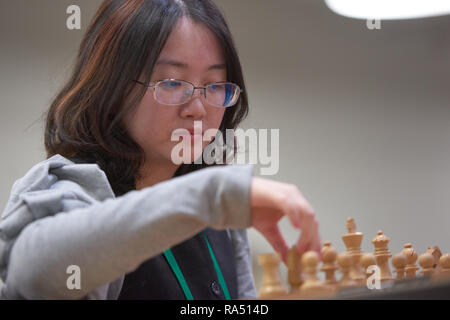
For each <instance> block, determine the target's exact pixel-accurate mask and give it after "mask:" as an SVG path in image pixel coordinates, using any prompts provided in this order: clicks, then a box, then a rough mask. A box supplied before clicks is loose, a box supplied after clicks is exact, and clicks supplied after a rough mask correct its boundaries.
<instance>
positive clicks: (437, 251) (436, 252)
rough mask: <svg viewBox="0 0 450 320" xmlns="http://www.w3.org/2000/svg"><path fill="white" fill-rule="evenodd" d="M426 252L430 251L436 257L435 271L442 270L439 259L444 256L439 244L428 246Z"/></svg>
mask: <svg viewBox="0 0 450 320" xmlns="http://www.w3.org/2000/svg"><path fill="white" fill-rule="evenodd" d="M426 252H428V253H430V254H431V255H432V256H433V258H434V263H433V269H434V270H435V272H440V271H441V270H440V267H439V259H440V258H441V256H442V252H441V250H440V249H439V247H438V246H434V247H428V248H427V251H426Z"/></svg>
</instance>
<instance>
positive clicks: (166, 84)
mask: <svg viewBox="0 0 450 320" xmlns="http://www.w3.org/2000/svg"><path fill="white" fill-rule="evenodd" d="M162 86H164V87H165V88H177V87H180V86H182V83H181V82H180V81H175V80H166V81H163V82H162Z"/></svg>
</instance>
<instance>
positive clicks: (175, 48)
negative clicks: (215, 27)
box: [155, 18, 225, 70]
mask: <svg viewBox="0 0 450 320" xmlns="http://www.w3.org/2000/svg"><path fill="white" fill-rule="evenodd" d="M167 61H178V62H182V63H183V64H184V65H185V67H187V68H194V69H195V68H198V69H204V70H207V69H210V67H211V66H215V67H216V68H213V69H219V68H217V67H218V66H219V65H223V67H224V66H225V57H224V55H223V50H222V46H221V43H220V42H219V40H218V39H217V37H216V35H215V34H214V33H213V32H212V31H211V30H209V29H208V28H207V27H206V26H205V25H203V24H200V23H196V22H194V21H192V20H190V19H188V18H181V19H180V20H179V21H178V23H177V24H176V26H175V27H174V29H173V30H172V32H171V34H170V35H169V37H168V39H167V41H166V43H165V45H164V47H163V49H162V51H161V54H160V56H159V58H158V61H157V65H156V66H155V67H160V68H161V67H177V66H176V65H174V64H167V63H165V62H167ZM178 67H182V66H178Z"/></svg>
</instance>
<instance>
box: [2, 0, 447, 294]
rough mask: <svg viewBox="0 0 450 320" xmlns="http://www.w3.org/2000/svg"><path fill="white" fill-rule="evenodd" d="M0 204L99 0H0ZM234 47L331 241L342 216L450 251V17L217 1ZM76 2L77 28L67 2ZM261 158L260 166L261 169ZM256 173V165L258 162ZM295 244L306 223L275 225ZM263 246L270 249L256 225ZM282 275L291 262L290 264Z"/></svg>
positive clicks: (255, 101)
mask: <svg viewBox="0 0 450 320" xmlns="http://www.w3.org/2000/svg"><path fill="white" fill-rule="evenodd" d="M0 3H1V8H0V9H1V10H0V45H1V50H0V106H1V117H0V146H1V149H2V160H1V166H0V179H1V181H2V183H1V184H0V206H1V208H2V210H3V208H4V206H5V205H6V202H7V200H8V197H9V193H10V189H11V187H12V184H13V183H14V181H15V180H17V179H18V178H20V177H22V176H23V175H24V174H25V173H26V172H27V171H28V170H29V169H30V168H31V167H32V166H33V165H34V164H36V163H37V162H40V161H42V160H43V159H44V158H45V152H44V146H43V124H44V122H43V117H42V115H43V114H44V112H45V111H46V109H47V108H48V107H49V105H50V101H51V99H52V98H53V97H54V96H55V95H56V94H57V91H58V90H59V89H60V88H61V87H62V85H63V84H64V82H65V80H66V79H67V78H68V77H69V74H70V71H71V69H72V67H73V62H74V59H75V56H76V53H77V50H78V46H79V44H80V41H81V39H82V36H83V34H84V32H85V31H86V28H87V26H88V24H89V22H90V20H91V18H92V16H93V14H94V13H95V11H96V9H97V8H98V6H99V5H100V3H101V1H100V0H73V1H66V0H58V1H55V0H38V1H29V0H15V1H6V0H1V2H0ZM216 3H217V4H218V5H219V7H220V8H221V9H222V10H223V12H224V14H225V16H226V18H227V20H228V22H229V25H230V28H231V30H232V33H233V35H234V38H235V42H236V45H237V48H238V51H239V55H240V58H241V62H242V66H243V69H244V76H245V80H246V85H247V89H248V93H249V99H250V114H249V116H248V118H247V119H246V120H245V122H244V123H243V124H242V127H243V128H244V129H245V128H256V129H259V128H261V129H271V128H274V129H279V130H280V131H279V132H280V150H279V157H280V159H279V162H280V167H279V172H278V173H277V174H276V175H275V176H271V177H270V178H273V179H276V180H280V181H284V182H289V183H293V184H295V185H297V186H298V187H299V189H300V190H301V191H302V193H303V194H304V196H305V197H306V198H307V199H308V201H309V202H310V203H311V204H312V206H313V207H314V209H315V211H316V214H317V216H318V219H319V222H320V232H321V236H322V240H329V241H331V242H332V244H333V245H334V246H335V247H336V249H337V250H338V252H341V251H344V250H345V246H344V244H343V242H342V239H341V236H342V235H343V234H344V233H346V227H345V223H346V218H347V217H354V218H355V221H356V224H357V229H358V231H360V232H362V233H364V240H363V245H362V249H363V250H364V251H366V252H373V245H372V243H371V242H370V241H371V240H372V239H373V238H374V237H375V235H376V233H377V231H378V230H382V231H383V232H384V233H385V234H386V235H387V236H389V237H390V238H391V242H390V245H389V247H390V250H391V252H392V253H393V254H394V253H398V252H400V251H401V249H402V247H403V244H405V243H407V242H410V243H412V244H413V246H414V248H415V249H416V250H417V251H418V252H419V253H423V252H424V251H425V250H426V248H427V247H428V246H434V245H437V246H439V247H440V248H441V251H442V252H449V251H450V233H449V232H448V230H449V227H450V16H448V15H447V16H441V17H432V18H421V19H411V20H398V21H389V20H386V21H384V20H382V21H381V25H380V29H369V28H368V27H367V24H366V21H365V20H357V19H350V18H345V17H343V16H339V15H337V14H335V13H334V12H332V11H331V10H330V9H329V8H328V7H327V6H326V4H325V3H324V2H323V1H322V0H281V1H280V0H216ZM72 4H75V5H78V6H79V7H80V8H81V30H68V29H67V27H66V19H67V17H68V15H67V14H66V9H67V7H68V6H69V5H72ZM258 167H259V166H258V165H256V169H258ZM255 172H256V173H257V174H258V172H259V170H256V171H255ZM280 226H281V228H282V229H283V234H284V235H285V237H286V239H287V241H288V242H289V244H290V245H293V244H294V243H295V242H296V241H297V239H298V237H299V231H298V230H295V229H294V228H292V227H291V226H290V225H289V223H288V221H287V219H283V220H282V221H281V222H280ZM249 238H250V242H251V247H252V256H253V267H254V276H255V282H256V286H257V289H259V287H260V285H261V280H262V272H261V271H262V270H261V268H260V267H259V265H258V262H257V258H258V255H259V254H261V253H265V252H273V249H272V248H271V246H270V245H269V243H268V242H267V241H266V240H265V239H264V238H263V237H262V236H261V235H260V234H259V233H257V232H256V231H255V230H253V229H250V230H249ZM281 272H282V277H283V279H286V268H285V267H284V266H281Z"/></svg>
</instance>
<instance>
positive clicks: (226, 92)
mask: <svg viewBox="0 0 450 320" xmlns="http://www.w3.org/2000/svg"><path fill="white" fill-rule="evenodd" d="M239 93H240V89H239V87H238V86H237V85H235V84H234V83H231V82H218V83H212V84H210V85H208V86H207V87H206V101H207V102H208V103H210V104H212V105H215V106H219V107H231V106H233V105H235V104H236V102H237V100H238V99H239Z"/></svg>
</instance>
